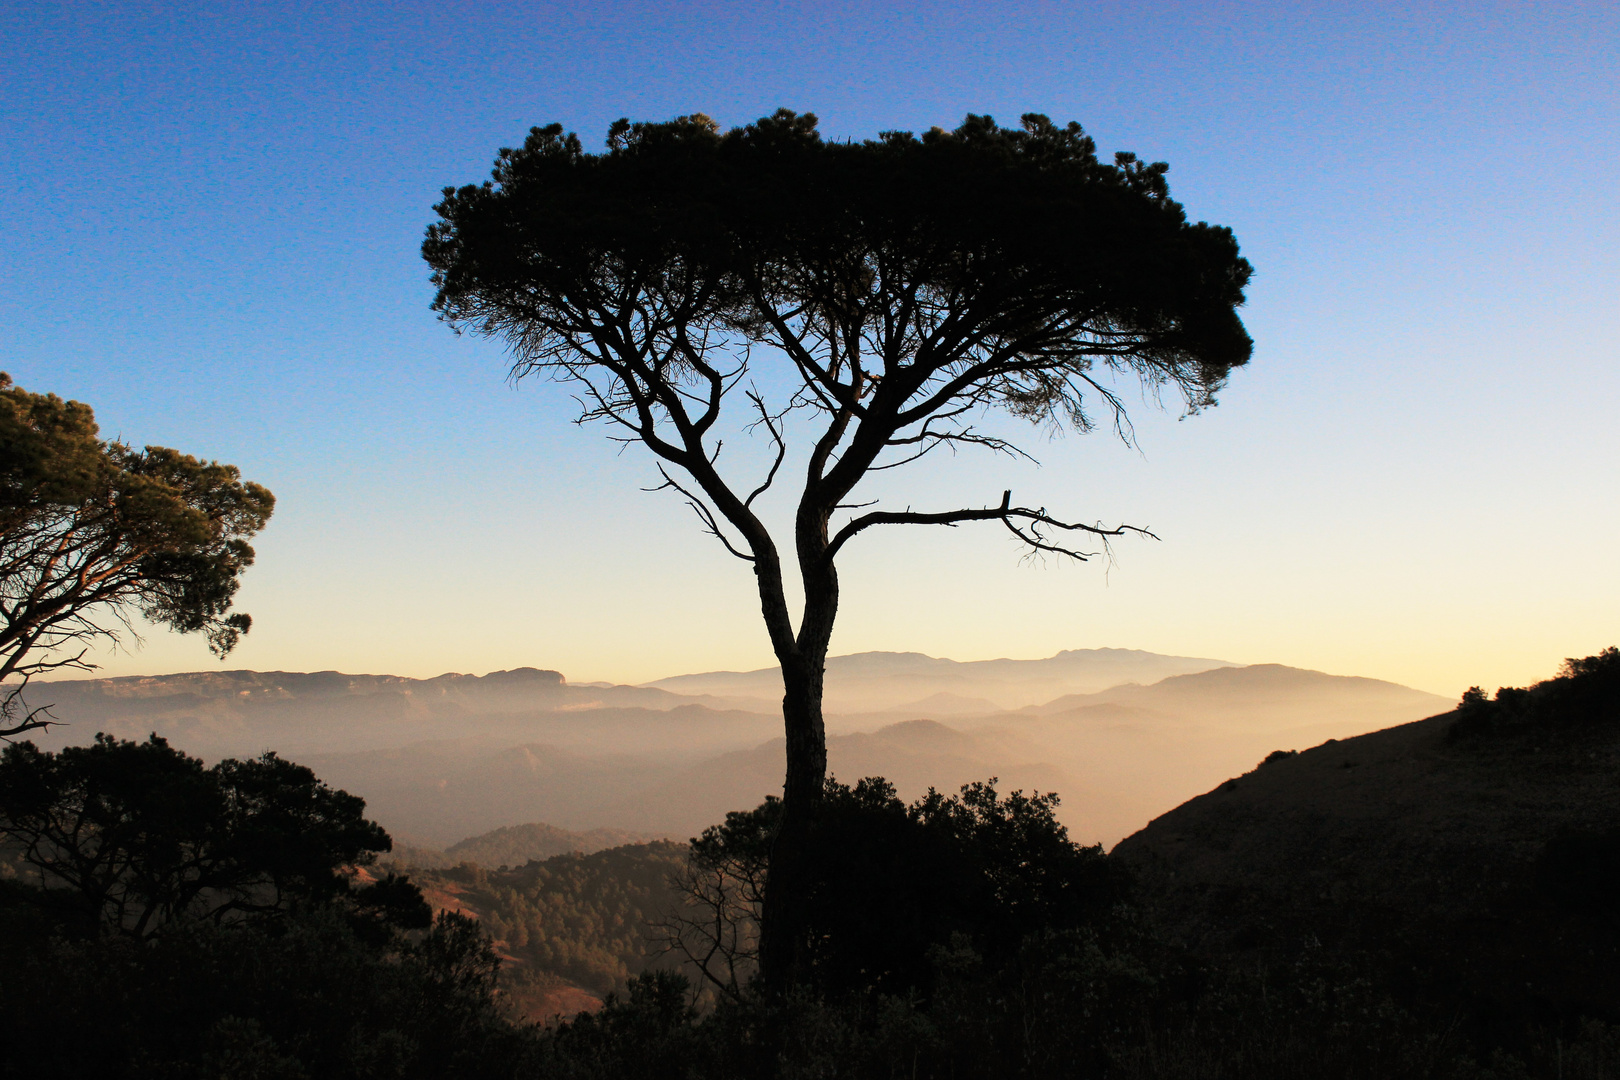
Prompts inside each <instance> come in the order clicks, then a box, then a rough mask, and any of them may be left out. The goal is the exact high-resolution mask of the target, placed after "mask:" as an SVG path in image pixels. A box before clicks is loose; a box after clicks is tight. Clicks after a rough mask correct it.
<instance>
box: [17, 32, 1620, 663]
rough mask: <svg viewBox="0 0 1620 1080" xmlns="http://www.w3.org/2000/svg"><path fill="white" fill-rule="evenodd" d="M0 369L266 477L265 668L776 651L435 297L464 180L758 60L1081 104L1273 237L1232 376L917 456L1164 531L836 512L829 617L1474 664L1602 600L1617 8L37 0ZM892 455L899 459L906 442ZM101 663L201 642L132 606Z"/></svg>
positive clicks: (1593, 611) (1066, 109) (855, 646)
mask: <svg viewBox="0 0 1620 1080" xmlns="http://www.w3.org/2000/svg"><path fill="white" fill-rule="evenodd" d="M0 42H3V44H4V49H3V50H0V181H3V183H4V191H5V192H6V195H7V211H6V214H5V227H4V229H3V230H0V257H3V259H4V266H5V273H4V274H3V275H0V309H3V310H0V367H3V368H4V369H5V370H7V371H9V372H10V373H11V374H12V375H13V377H14V378H15V379H16V380H17V381H18V382H19V383H20V384H21V385H23V386H25V387H27V388H29V389H32V390H40V391H44V390H50V391H55V392H57V393H59V394H62V395H64V396H67V397H73V398H78V399H81V400H83V401H86V402H89V403H90V404H92V405H93V406H94V407H95V409H96V412H97V415H98V417H99V418H100V420H101V423H102V429H103V432H104V433H105V434H107V435H109V436H118V437H121V438H124V439H126V440H128V441H132V442H136V443H156V444H163V445H171V446H175V447H177V448H180V449H182V450H185V451H188V452H191V453H195V454H199V455H203V456H208V457H215V458H218V459H221V460H225V461H229V462H233V463H235V464H237V465H239V466H240V467H241V468H242V470H243V472H244V474H245V475H246V476H247V477H249V478H251V479H255V480H259V481H261V482H263V483H265V484H267V485H268V486H269V487H271V489H272V490H274V491H275V493H276V494H277V496H278V498H279V500H280V502H279V507H278V509H277V512H276V516H275V519H274V521H273V522H272V523H271V525H270V527H269V529H268V530H267V531H266V532H265V533H264V534H263V536H262V537H261V539H260V542H259V543H258V545H257V546H258V549H259V562H258V565H257V566H255V567H254V568H253V570H252V571H251V572H250V573H249V575H248V578H247V583H246V585H245V586H244V588H243V590H242V593H241V603H240V607H241V608H242V609H244V610H247V611H249V612H251V613H252V614H253V615H254V617H255V620H256V622H255V627H254V630H253V633H252V635H251V636H250V637H249V638H248V639H246V641H245V642H244V643H243V645H242V646H241V648H240V649H239V650H238V652H237V653H236V654H235V655H234V656H233V657H232V658H231V660H230V661H229V662H228V666H232V667H251V668H258V669H261V670H263V669H278V668H279V669H286V670H315V669H328V668H336V669H339V670H345V671H369V672H392V673H398V674H406V675H418V676H426V675H433V674H437V673H439V672H443V671H450V670H454V671H471V672H479V673H482V672H484V671H488V670H491V669H495V668H504V667H513V666H518V665H525V664H528V665H535V666H541V667H552V668H557V669H559V670H561V671H563V672H564V673H565V674H566V675H568V676H569V677H570V678H571V679H576V680H589V679H613V680H619V681H640V680H646V679H652V678H656V677H659V676H662V675H668V674H674V673H677V672H682V671H695V670H707V669H715V668H740V667H758V666H764V665H765V664H767V663H769V662H771V660H770V653H769V650H768V647H767V645H766V641H765V637H764V632H763V629H762V628H761V626H760V623H759V617H758V614H757V606H756V601H755V597H754V595H753V592H752V580H751V575H750V574H749V573H748V572H747V569H746V567H744V566H743V565H742V564H740V563H738V562H736V561H735V560H733V559H731V558H729V557H728V556H726V555H725V554H724V553H723V552H722V551H721V550H720V549H719V548H718V547H717V546H716V545H715V544H714V542H713V541H712V540H709V539H708V538H706V537H703V536H702V535H700V534H699V532H698V530H697V529H696V527H695V526H694V524H693V523H692V521H691V520H690V516H689V513H688V511H686V510H685V509H684V508H683V507H682V506H681V505H680V504H679V502H678V501H676V500H674V499H672V498H670V497H668V495H667V494H664V495H654V494H643V493H641V492H639V491H638V490H637V488H638V487H640V486H645V485H647V484H648V483H649V480H650V478H651V477H652V475H653V473H652V469H651V465H650V463H649V461H648V460H647V458H646V457H645V456H643V455H642V454H639V453H637V452H634V451H631V452H626V453H624V454H622V455H621V454H617V453H616V452H615V450H614V448H613V447H612V446H611V445H610V444H608V443H607V442H606V441H605V440H603V439H602V438H601V435H600V432H599V431H597V430H592V429H586V430H580V429H578V428H576V427H574V426H573V425H571V424H570V423H569V420H570V419H571V417H572V415H573V411H572V410H573V405H572V402H571V401H570V400H569V399H568V397H567V395H566V393H565V392H563V391H562V390H561V389H560V388H559V387H556V386H553V385H548V384H539V383H536V384H532V385H531V384H523V385H520V386H517V387H513V386H512V385H510V384H509V383H508V382H507V381H506V380H505V374H506V365H505V362H504V360H503V355H502V352H501V350H500V348H499V347H498V346H497V345H495V344H493V343H490V342H484V341H479V340H475V339H470V338H457V337H455V336H453V335H452V334H450V333H449V332H448V331H447V330H446V329H445V328H444V327H443V326H442V325H440V324H438V323H437V322H436V321H435V319H434V316H433V314H432V313H431V312H430V311H429V310H428V304H429V302H430V299H431V294H432V290H431V287H430V286H429V284H428V282H427V280H426V277H427V271H426V269H425V267H424V265H423V264H422V262H421V261H420V257H419V255H418V245H419V243H420V238H421V233H422V229H423V227H424V226H425V225H426V223H427V222H428V221H429V220H430V219H431V218H432V213H431V209H430V208H431V205H432V204H433V202H434V201H435V199H436V196H437V192H438V190H439V189H440V188H441V187H442V186H444V185H446V184H461V183H467V182H475V181H478V180H481V179H482V178H483V177H484V176H485V175H487V170H488V166H489V162H490V159H491V158H492V156H493V154H494V152H495V150H496V149H497V148H498V147H500V146H503V145H510V144H514V143H517V142H519V141H521V139H522V137H523V135H524V133H525V131H526V130H527V128H528V127H529V126H530V125H533V124H543V123H548V122H551V121H560V122H562V123H563V124H565V125H567V126H568V127H570V128H572V129H574V130H577V131H579V132H580V134H581V136H582V137H583V138H584V139H585V140H586V142H587V144H588V145H591V146H597V147H599V146H600V144H601V139H602V136H603V134H604V133H605V131H606V128H607V125H608V124H609V123H610V122H611V121H612V120H614V119H615V118H617V117H619V116H629V117H631V118H634V119H664V118H668V117H670V116H673V115H676V114H679V113H687V112H693V111H702V112H707V113H709V114H710V115H712V116H714V117H715V118H717V119H718V120H719V121H720V122H721V123H722V124H724V125H727V126H729V125H733V124H740V123H746V122H748V121H749V120H751V119H753V118H755V117H757V116H759V115H762V114H765V113H768V112H770V111H772V110H774V109H776V108H777V107H778V106H787V107H790V108H794V109H797V110H800V111H812V112H815V113H816V114H817V115H818V116H819V117H821V122H822V131H823V132H824V133H825V134H826V135H827V136H830V137H840V138H842V137H846V136H848V137H856V138H859V137H865V136H870V135H873V134H875V133H876V132H877V131H878V130H880V129H889V128H909V129H924V128H927V127H930V126H933V125H936V124H937V125H942V126H947V127H949V126H954V125H955V124H956V123H959V122H960V120H961V118H962V116H963V115H964V114H965V113H967V112H970V111H971V112H980V113H985V112H987V113H990V114H991V115H993V116H995V117H996V118H997V119H998V120H1000V121H1002V122H1004V123H1015V122H1016V120H1017V117H1018V115H1019V114H1020V113H1022V112H1026V111H1032V110H1033V111H1041V112H1046V113H1049V114H1051V115H1052V116H1053V117H1054V118H1055V119H1058V120H1060V121H1066V120H1069V119H1076V120H1079V121H1080V122H1081V123H1083V124H1084V125H1085V126H1086V128H1087V130H1088V131H1089V132H1090V133H1091V134H1093V135H1094V136H1095V137H1096V138H1097V140H1098V143H1099V147H1100V149H1101V150H1103V151H1104V152H1105V153H1106V152H1111V151H1113V150H1116V149H1129V150H1133V151H1136V152H1137V153H1138V154H1140V155H1142V156H1143V157H1145V158H1148V159H1150V160H1159V159H1162V160H1166V161H1168V162H1170V165H1171V171H1170V180H1171V190H1172V193H1173V195H1174V196H1175V197H1176V198H1178V199H1179V200H1181V201H1182V202H1184V203H1185V204H1186V206H1187V208H1188V211H1189V213H1190V215H1191V216H1192V217H1194V218H1195V219H1206V220H1210V221H1215V222H1219V223H1222V224H1226V225H1230V226H1231V227H1232V228H1233V229H1234V230H1235V231H1236V234H1237V236H1238V239H1239V241H1240V242H1241V243H1242V245H1243V249H1244V253H1245V255H1247V256H1248V257H1249V259H1250V260H1251V261H1252V262H1253V263H1254V264H1255V266H1256V269H1257V274H1256V277H1255V280H1254V284H1253V288H1252V289H1251V291H1250V303H1249V306H1248V308H1247V310H1246V315H1245V317H1246V321H1247V323H1248V326H1249V328H1250V331H1251V333H1252V334H1253V336H1254V338H1255V340H1256V343H1257V347H1256V351H1255V357H1254V361H1253V363H1252V365H1251V366H1250V367H1249V368H1248V369H1247V370H1243V371H1240V372H1239V373H1238V374H1237V375H1236V377H1235V378H1234V379H1233V380H1232V383H1231V386H1230V387H1229V388H1228V390H1227V391H1226V392H1225V393H1224V394H1223V395H1222V400H1221V405H1220V407H1219V408H1217V409H1215V410H1213V411H1210V412H1208V413H1206V414H1204V415H1201V416H1198V417H1195V418H1192V419H1188V420H1185V421H1178V420H1177V419H1176V418H1175V416H1174V415H1173V414H1160V413H1154V412H1153V411H1152V410H1151V409H1149V408H1145V407H1144V408H1141V409H1138V410H1137V413H1136V418H1137V426H1138V434H1139V437H1140V450H1132V449H1129V448H1126V447H1124V446H1121V445H1120V444H1119V443H1118V442H1117V441H1114V440H1111V439H1110V438H1109V437H1108V436H1107V435H1106V434H1104V433H1097V434H1093V435H1089V436H1084V437H1075V436H1068V437H1063V438H1059V439H1056V440H1048V439H1046V437H1045V436H1043V435H1041V434H1039V433H1030V434H1031V438H1030V442H1031V449H1032V450H1033V451H1034V452H1035V455H1036V456H1037V457H1038V458H1040V459H1041V461H1042V467H1041V468H1039V469H1036V468H1033V467H1030V466H1018V465H1008V464H1007V463H1006V462H1004V461H996V460H980V459H977V458H971V457H961V458H957V459H955V460H954V461H950V462H944V463H942V464H941V465H936V466H934V467H932V468H930V469H928V470H925V471H923V472H921V473H919V474H916V475H915V477H914V478H913V479H912V480H910V481H908V482H907V483H906V484H905V486H904V487H903V489H902V488H901V487H898V486H896V487H891V488H890V489H889V490H892V491H897V492H900V493H901V495H902V496H903V498H904V499H905V500H906V501H909V502H912V503H913V504H915V505H916V506H918V507H919V508H923V507H928V508H936V507H938V508H944V507H946V506H950V505H958V504H961V505H982V504H984V503H987V502H994V501H996V500H997V499H998V497H999V494H1000V492H1001V490H1002V488H1004V487H1011V488H1012V489H1013V490H1014V493H1015V496H1016V497H1017V498H1018V499H1019V500H1020V501H1023V502H1026V503H1028V504H1032V505H1047V506H1050V507H1052V508H1054V509H1062V510H1064V511H1066V512H1068V513H1071V514H1073V515H1074V516H1076V517H1081V518H1084V519H1087V520H1094V519H1104V520H1109V521H1113V520H1125V521H1130V522H1133V523H1136V524H1142V525H1147V526H1150V527H1152V528H1153V529H1154V530H1155V531H1157V532H1158V533H1159V535H1160V536H1161V537H1162V538H1163V539H1162V541H1161V542H1158V543H1153V542H1149V541H1139V542H1138V541H1131V542H1125V543H1122V544H1121V545H1119V547H1118V549H1117V556H1118V557H1117V560H1116V561H1115V563H1114V564H1113V565H1112V566H1111V567H1107V566H1104V565H1103V564H1101V563H1097V562H1094V563H1090V564H1085V565H1057V564H1054V563H1047V564H1044V565H1041V564H1031V563H1028V562H1026V561H1021V560H1020V558H1019V552H1018V550H1017V549H1016V547H1014V546H1012V544H1011V542H1010V538H1008V537H1007V536H1006V535H1005V533H1004V532H1003V531H1002V530H1000V529H999V528H997V527H995V526H989V525H987V526H981V527H979V528H973V527H963V528H959V529H955V530H934V531H919V530H910V531H899V532H893V533H889V534H886V535H883V536H881V537H878V538H874V539H866V540H863V541H862V542H861V543H860V544H858V545H857V546H853V547H852V548H851V549H850V550H849V551H848V553H847V554H846V555H845V556H844V557H843V558H842V566H843V574H844V583H845V584H844V605H843V610H842V612H841V615H840V623H839V629H838V632H837V633H836V635H835V637H834V640H833V648H834V651H835V652H852V651H859V650H866V649H893V650H916V651H920V652H927V653H931V654H934V655H944V656H950V657H954V658H957V659H964V660H965V659H980V658H988V657H994V656H1014V657H1036V656H1045V655H1050V654H1051V653H1053V652H1056V651H1058V650H1059V649H1067V648H1090V647H1098V646H1119V647H1134V648H1143V649H1151V650H1154V651H1157V652H1166V653H1179V654H1190V655H1200V656H1212V657H1220V658H1224V659H1229V660H1235V661H1240V662H1281V663H1287V664H1294V665H1298V666H1303V667H1311V668H1317V669H1321V670H1326V671H1331V672H1336V673H1342V674H1359V675H1370V676H1377V677H1382V678H1388V679H1394V680H1396V681H1399V682H1403V683H1407V684H1410V685H1414V686H1418V687H1422V688H1424V689H1427V690H1433V691H1436V692H1440V693H1446V694H1454V693H1457V692H1459V691H1461V690H1462V689H1463V688H1465V687H1467V686H1468V685H1470V684H1473V683H1481V684H1484V685H1486V686H1487V687H1488V688H1489V687H1494V686H1496V685H1503V684H1522V683H1524V682H1527V681H1530V680H1533V679H1536V678H1538V677H1542V676H1545V675H1547V674H1550V673H1551V671H1552V669H1553V667H1554V666H1555V665H1556V664H1557V662H1558V661H1559V659H1560V658H1562V657H1565V656H1570V655H1584V654H1587V653H1590V652H1593V651H1596V650H1597V649H1599V648H1601V647H1602V646H1605V645H1609V644H1613V643H1616V642H1620V560H1617V557H1616V540H1617V537H1620V475H1617V471H1620V466H1617V463H1620V424H1617V422H1616V402H1617V399H1620V369H1617V364H1616V361H1617V360H1620V348H1617V345H1616V341H1617V330H1620V185H1617V183H1616V179H1617V177H1616V167H1617V165H1620V122H1617V121H1620V110H1617V107H1616V106H1617V91H1616V83H1617V80H1616V78H1615V64H1616V56H1617V55H1620V7H1617V6H1616V5H1614V4H1613V3H1612V0H1611V2H1605V3H1592V4H1559V3H1542V4H1534V5H1532V4H1501V5H1493V4H1485V3H1458V4H1402V5H1393V4H1391V5H1368V4H1342V5H1339V4H1335V5H1308V4H1297V3H1295V4H1287V5H1268V4H1258V3H1245V4H1236V3H1233V4H1191V3H1187V4H1149V3H1137V4H1082V3H1071V4H1026V3H1001V4H986V3H977V4H946V3H936V4H928V3H919V4H886V3H872V2H867V3H860V4H854V3H848V4H843V3H828V2H820V3H813V4H812V3H802V4H793V3H775V4H772V3H751V4H722V3H682V4H675V3H665V4H630V3H622V4H610V3H577V2H576V3H571V4H566V5H561V4H559V5H542V4H521V3H506V4H500V5H494V4H488V5H483V4H443V3H436V4H391V5H381V4H378V5H359V4H339V5H332V4H322V5H308V6H300V5H292V4H246V3H243V4H229V5H204V4H149V5H140V4H92V3H73V4H62V5H55V4H43V3H41V4H34V3H29V4H9V5H5V6H4V9H3V11H0ZM891 475H892V474H891ZM103 660H104V670H105V672H106V673H110V674H133V673H154V672H165V671H176V670H195V669H203V668H209V667H215V666H217V662H215V661H213V660H212V659H211V658H210V657H209V656H208V655H207V653H206V651H205V649H204V648H203V645H202V644H201V642H200V641H197V640H194V639H187V638H177V637H174V636H172V635H165V634H161V633H151V634H148V635H147V640H146V643H145V645H144V647H143V648H140V649H138V650H134V651H131V652H128V653H126V654H121V655H113V656H108V657H104V658H103Z"/></svg>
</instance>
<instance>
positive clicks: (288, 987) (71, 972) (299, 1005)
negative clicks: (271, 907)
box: [0, 908, 518, 1080]
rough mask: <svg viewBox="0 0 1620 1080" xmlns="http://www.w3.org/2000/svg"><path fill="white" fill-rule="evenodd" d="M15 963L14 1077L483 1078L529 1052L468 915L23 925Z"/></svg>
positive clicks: (10, 944)
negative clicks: (84, 931) (405, 936)
mask: <svg viewBox="0 0 1620 1080" xmlns="http://www.w3.org/2000/svg"><path fill="white" fill-rule="evenodd" d="M0 964H3V972H4V978H5V987H6V1008H5V1009H4V1010H0V1076H5V1077H19V1078H21V1077H28V1078H31V1080H46V1078H57V1077H60V1078H64V1080H66V1078H79V1077H86V1076H106V1077H114V1076H117V1077H142V1078H145V1077H150V1078H154V1080H155V1078H160V1077H161V1078H165V1080H167V1078H192V1077H195V1078H197V1080H203V1078H209V1080H213V1078H217V1077H258V1078H270V1077H275V1078H288V1080H290V1078H293V1077H333V1078H338V1077H344V1078H346V1077H423V1078H429V1077H441V1076H450V1077H454V1076H468V1077H474V1076H486V1075H492V1070H491V1066H492V1065H496V1064H498V1063H499V1062H501V1061H502V1060H508V1059H511V1058H512V1057H514V1056H515V1054H516V1052H517V1042H516V1041H517V1038H518V1036H517V1033H516V1032H515V1031H514V1030H513V1029H512V1028H510V1027H509V1025H507V1024H506V1023H505V1021H504V1020H503V1019H502V1017H501V1016H500V1013H499V1010H498V1008H497V1006H496V1003H495V999H494V997H493V994H492V991H493V989H494V978H495V968H496V961H495V957H494V954H493V953H492V952H491V951H490V949H489V944H488V942H487V941H486V940H485V939H484V938H483V937H482V936H481V935H480V933H479V931H478V928H477V925H476V924H474V923H472V922H470V921H469V920H465V919H461V918H459V917H457V916H448V915H447V916H443V917H441V918H440V919H439V921H438V923H437V924H435V926H434V927H433V929H432V930H431V931H429V932H427V933H426V934H425V935H424V936H421V938H420V939H419V940H417V941H414V942H407V941H402V940H396V941H394V942H392V943H391V944H390V945H388V946H386V947H384V946H382V945H380V944H378V943H377V942H376V941H374V940H372V939H371V938H369V937H368V936H366V935H364V934H359V933H356V931H355V928H354V927H353V925H352V924H351V923H350V921H349V920H348V919H346V918H344V917H343V915H342V913H341V912H338V911H336V910H334V909H332V908H322V909H315V910H312V911H309V912H307V913H305V914H300V915H296V916H289V917H288V918H286V919H283V920H280V921H278V922H276V923H274V924H255V925H236V926H218V925H215V924H213V923H211V922H195V921H193V922H188V923H186V924H184V925H183V926H181V927H177V928H176V929H175V930H174V932H172V933H169V934H165V935H164V936H163V937H161V938H157V939H153V940H150V941H136V940H134V939H131V938H127V937H114V938H102V939H97V940H90V941H67V940H64V939H61V938H43V939H22V940H19V939H16V938H9V937H8V939H7V940H6V942H5V944H4V945H3V946H0Z"/></svg>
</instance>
